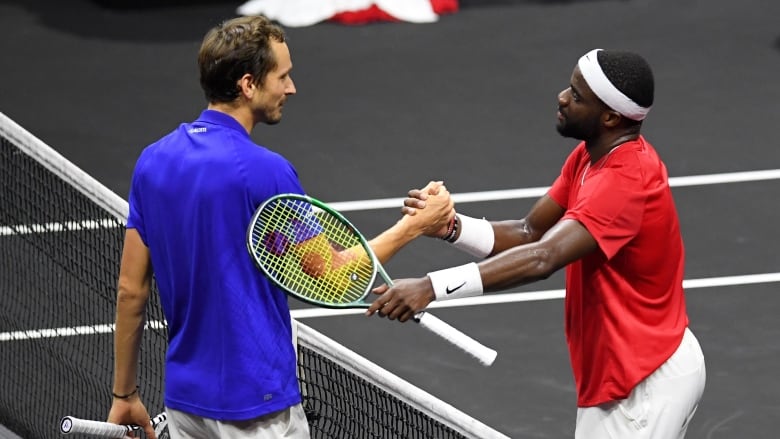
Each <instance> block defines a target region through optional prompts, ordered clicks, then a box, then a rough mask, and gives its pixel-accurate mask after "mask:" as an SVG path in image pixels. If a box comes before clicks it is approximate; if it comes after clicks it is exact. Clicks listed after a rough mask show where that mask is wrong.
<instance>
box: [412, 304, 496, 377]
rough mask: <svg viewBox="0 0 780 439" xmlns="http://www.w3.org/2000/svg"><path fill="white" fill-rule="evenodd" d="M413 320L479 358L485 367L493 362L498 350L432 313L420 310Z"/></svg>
mask: <svg viewBox="0 0 780 439" xmlns="http://www.w3.org/2000/svg"><path fill="white" fill-rule="evenodd" d="M414 320H415V321H416V322H417V323H419V324H420V326H422V327H423V328H425V329H427V330H429V331H431V332H433V333H434V334H436V335H438V336H439V337H441V338H443V339H445V340H447V341H448V342H450V343H452V344H453V345H455V346H457V347H458V348H460V349H461V350H462V351H464V352H466V353H467V354H469V355H471V356H472V357H474V358H476V359H477V360H479V362H480V363H482V365H483V366H485V367H487V366H490V365H491V364H493V361H495V359H496V356H497V355H498V352H496V351H495V350H493V349H490V348H489V347H487V346H485V345H483V344H482V343H480V342H478V341H476V340H474V339H473V338H471V337H470V336H468V335H466V334H464V333H463V332H461V331H460V330H458V329H456V328H454V327H452V326H450V325H449V324H448V323H446V322H445V321H443V320H441V319H439V318H438V317H436V316H434V315H433V314H430V313H427V312H425V311H420V312H418V313H417V314H415V316H414Z"/></svg>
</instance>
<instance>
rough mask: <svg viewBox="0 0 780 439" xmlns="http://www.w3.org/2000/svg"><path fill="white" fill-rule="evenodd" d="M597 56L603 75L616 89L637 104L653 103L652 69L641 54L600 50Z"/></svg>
mask: <svg viewBox="0 0 780 439" xmlns="http://www.w3.org/2000/svg"><path fill="white" fill-rule="evenodd" d="M597 56H598V61H599V65H600V66H601V70H602V71H603V72H604V75H605V76H606V77H607V79H609V81H610V82H611V83H612V84H613V85H614V86H615V87H616V88H617V89H618V90H620V91H621V92H622V93H623V94H624V95H626V96H627V97H629V98H630V99H631V100H632V101H634V102H636V103H637V105H640V106H642V107H645V108H649V107H650V106H652V105H653V95H654V93H655V81H654V80H653V71H652V69H651V68H650V64H648V63H647V61H646V60H645V59H644V58H642V56H640V55H639V54H636V53H634V52H624V51H619V50H600V51H598V52H597Z"/></svg>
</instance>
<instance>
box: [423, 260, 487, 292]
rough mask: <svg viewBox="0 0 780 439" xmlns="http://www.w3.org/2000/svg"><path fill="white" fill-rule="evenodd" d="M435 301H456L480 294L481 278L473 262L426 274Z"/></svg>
mask: <svg viewBox="0 0 780 439" xmlns="http://www.w3.org/2000/svg"><path fill="white" fill-rule="evenodd" d="M428 277H429V278H430V279H431V284H432V285H433V292H434V293H435V294H436V300H449V299H458V298H461V297H471V296H479V295H480V294H482V276H480V274H479V267H477V264H476V263H474V262H470V263H468V264H466V265H461V266H458V267H452V268H446V269H444V270H439V271H433V272H430V273H428Z"/></svg>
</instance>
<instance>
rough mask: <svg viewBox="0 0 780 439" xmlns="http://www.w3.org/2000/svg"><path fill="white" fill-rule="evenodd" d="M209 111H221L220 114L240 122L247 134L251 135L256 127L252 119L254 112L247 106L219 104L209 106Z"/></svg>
mask: <svg viewBox="0 0 780 439" xmlns="http://www.w3.org/2000/svg"><path fill="white" fill-rule="evenodd" d="M208 109H209V110H214V111H219V112H220V113H225V114H227V115H228V116H230V117H232V118H233V119H235V120H236V121H238V123H239V124H241V126H242V127H244V129H245V130H246V132H247V133H249V134H251V133H252V128H254V127H255V122H254V119H253V118H252V112H251V111H249V108H248V107H247V106H244V105H236V104H234V103H225V102H217V103H211V104H209V106H208Z"/></svg>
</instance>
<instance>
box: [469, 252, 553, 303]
mask: <svg viewBox="0 0 780 439" xmlns="http://www.w3.org/2000/svg"><path fill="white" fill-rule="evenodd" d="M554 259H555V258H554V257H553V255H552V252H551V251H550V249H549V248H547V247H545V246H543V245H539V244H538V243H532V244H529V245H523V246H518V247H515V248H512V249H510V250H507V251H505V252H503V253H500V254H498V255H496V256H493V257H490V258H488V259H485V260H484V261H482V262H479V263H478V264H477V265H478V267H479V272H480V276H481V278H482V286H483V290H484V291H485V292H493V291H500V290H505V289H508V288H512V287H516V286H519V285H525V284H528V283H531V282H535V281H538V280H542V279H546V278H548V277H550V275H552V274H553V273H554V272H555V271H556V270H558V269H559V268H560V267H558V266H557V265H556V264H555V262H554Z"/></svg>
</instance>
